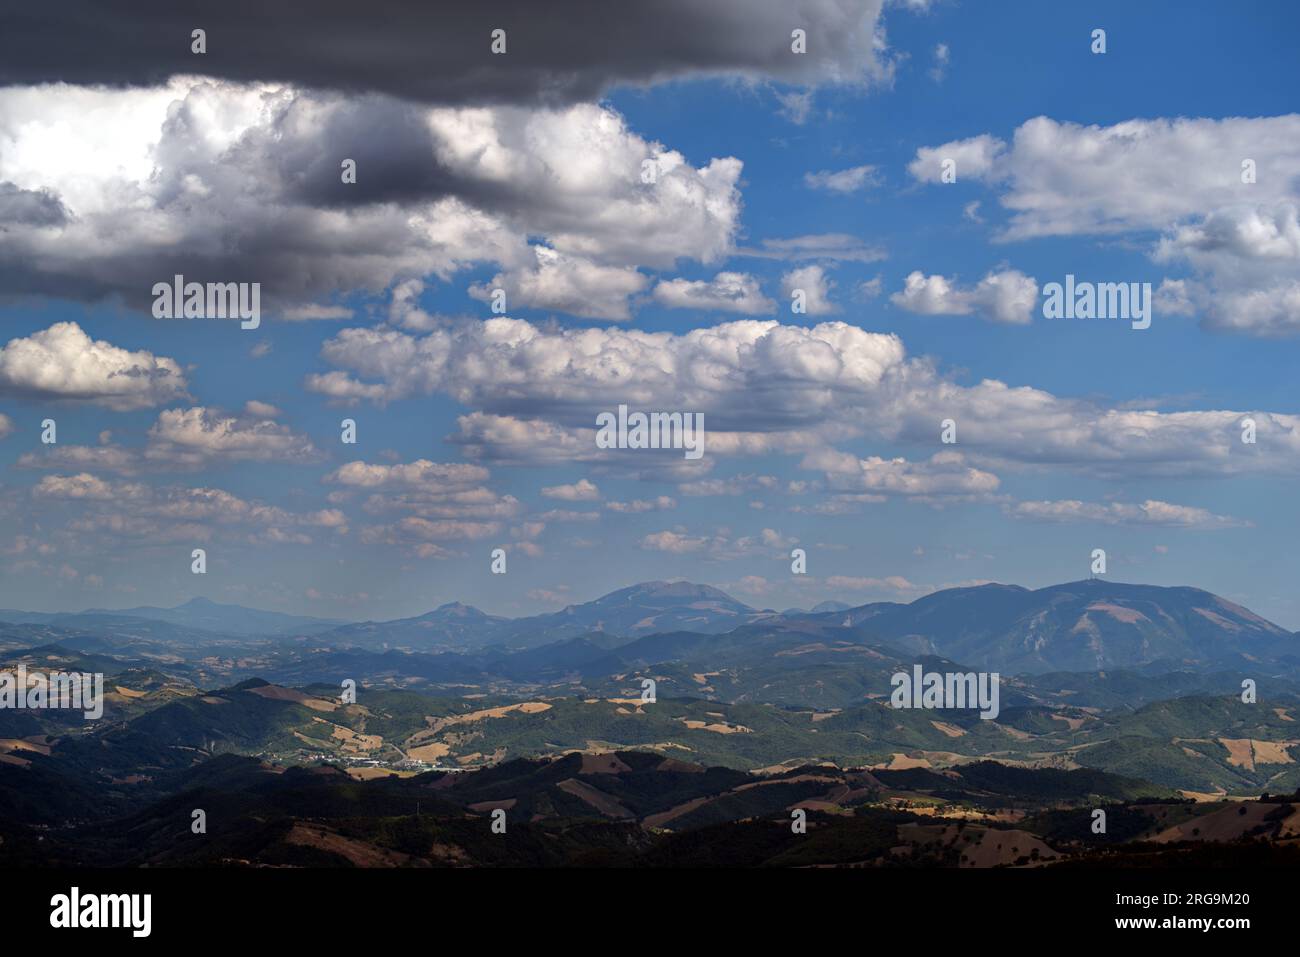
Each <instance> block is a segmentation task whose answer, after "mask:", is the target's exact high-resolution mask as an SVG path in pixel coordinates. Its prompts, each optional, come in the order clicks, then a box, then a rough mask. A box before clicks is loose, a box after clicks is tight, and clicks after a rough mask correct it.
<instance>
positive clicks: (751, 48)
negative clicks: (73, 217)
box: [0, 0, 881, 104]
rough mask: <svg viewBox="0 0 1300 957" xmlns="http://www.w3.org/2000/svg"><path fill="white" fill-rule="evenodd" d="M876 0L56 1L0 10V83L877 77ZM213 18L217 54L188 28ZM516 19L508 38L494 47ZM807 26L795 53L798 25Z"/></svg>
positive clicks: (484, 83)
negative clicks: (195, 45)
mask: <svg viewBox="0 0 1300 957" xmlns="http://www.w3.org/2000/svg"><path fill="white" fill-rule="evenodd" d="M880 5H881V3H880V0H795V2H791V0H625V2H612V0H547V2H541V0H499V2H490V3H489V2H474V3H465V4H458V5H456V6H455V7H453V6H452V5H451V4H448V3H438V2H430V3H414V2H409V0H408V2H401V0H365V2H353V0H274V2H267V0H226V2H220V3H184V2H177V0H131V2H105V0H51V2H41V3H31V4H27V5H25V6H24V7H23V8H22V9H21V12H15V13H9V14H7V15H5V16H3V17H0V84H21V85H28V84H34V83H44V82H59V81H62V82H68V83H75V84H105V85H110V86H144V85H154V84H158V83H162V82H164V81H165V80H166V79H167V78H168V77H170V76H173V75H176V74H192V73H202V74H205V75H211V76H218V77H222V78H226V79H231V80H238V81H258V80H262V81H277V82H289V83H294V84H298V85H302V86H311V87H320V88H328V89H336V90H342V91H346V92H366V91H368V92H380V93H387V94H390V95H394V96H398V97H403V98H408V99H413V100H419V101H422V102H426V103H447V104H464V103H506V102H510V103H548V104H561V103H569V102H575V101H581V100H590V99H593V98H597V97H599V96H600V94H601V93H602V92H603V91H604V90H606V89H607V88H609V87H610V86H612V85H616V84H620V83H631V84H644V83H650V82H657V81H662V80H667V79H673V78H677V77H689V76H706V75H740V76H755V77H768V78H772V79H776V80H781V81H787V82H791V83H798V84H808V83H819V82H859V81H864V80H869V79H871V78H873V77H876V76H879V75H880V71H881V68H880V66H879V64H878V63H877V61H876V56H875V47H874V45H873V33H874V30H875V26H876V21H877V17H878V15H879V10H880ZM195 28H202V29H204V30H205V31H206V32H207V53H206V54H203V55H196V54H194V53H192V52H191V50H190V44H191V40H190V33H191V31H192V30H193V29H195ZM496 28H502V29H504V30H506V31H507V38H508V39H507V42H508V52H507V53H506V55H504V56H494V55H492V54H491V52H490V50H489V45H490V35H491V32H492V30H494V29H496ZM796 28H799V29H803V30H805V31H806V33H807V50H808V52H807V53H806V54H804V55H795V54H793V53H792V52H791V49H790V42H791V41H790V34H791V31H792V30H794V29H796Z"/></svg>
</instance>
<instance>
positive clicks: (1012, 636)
mask: <svg viewBox="0 0 1300 957" xmlns="http://www.w3.org/2000/svg"><path fill="white" fill-rule="evenodd" d="M823 607H824V606H823ZM0 623H9V624H10V625H11V626H13V628H15V629H16V628H18V627H19V626H28V631H27V634H29V635H30V636H31V639H32V640H31V641H30V642H29V644H32V645H34V644H38V643H42V642H62V641H64V640H65V638H66V637H67V636H68V635H69V634H71V635H76V634H87V633H89V634H100V635H107V636H113V635H118V636H128V637H134V638H137V639H146V638H149V637H154V638H157V639H158V640H174V641H183V640H189V641H192V642H200V641H202V640H204V639H209V640H217V639H230V638H245V639H247V638H264V639H287V638H294V639H303V640H309V641H310V643H311V644H313V645H314V646H319V647H328V648H332V649H347V648H352V649H362V650H369V651H377V652H383V651H390V650H397V651H407V652H418V653H437V652H457V653H462V654H463V653H483V652H489V651H494V650H495V651H496V652H501V653H509V652H519V651H527V650H535V649H540V648H544V647H547V646H554V647H553V648H552V650H553V651H554V652H556V653H561V651H560V643H563V642H566V641H572V640H573V639H579V638H581V639H585V640H586V642H587V645H588V646H590V647H587V650H586V652H585V653H587V654H593V655H594V654H596V653H602V654H604V653H608V652H610V651H611V650H613V649H615V648H617V649H619V650H618V653H619V655H620V657H622V658H624V659H625V660H627V661H638V660H641V661H648V662H653V661H663V660H668V659H670V658H672V657H676V656H680V655H681V654H690V653H691V652H702V653H703V652H707V653H710V654H716V653H722V652H724V651H734V650H737V643H740V644H739V648H740V650H743V649H744V647H745V646H746V644H748V645H749V646H757V645H759V644H762V643H763V642H767V643H768V645H769V646H770V645H771V643H772V642H773V640H777V643H780V641H779V637H781V636H783V637H784V639H786V643H787V644H788V643H789V642H791V641H797V642H802V643H807V642H809V641H813V640H816V639H821V640H826V639H830V640H833V641H837V642H842V643H850V644H853V645H859V646H864V645H887V646H889V647H890V648H892V649H895V650H896V651H898V652H902V653H905V654H910V655H921V654H925V655H937V656H942V657H945V658H948V659H951V660H953V661H960V662H962V663H964V664H967V665H970V666H972V667H978V668H981V669H984V670H997V671H1000V672H1003V673H1042V672H1052V671H1062V672H1080V671H1097V670H1102V669H1108V668H1149V667H1154V668H1157V669H1163V670H1171V671H1172V670H1181V669H1189V668H1190V669H1204V668H1213V669H1232V668H1237V669H1259V668H1260V667H1266V668H1271V669H1273V670H1274V671H1279V670H1282V671H1290V670H1294V669H1295V668H1297V667H1300V643H1298V642H1297V636H1296V635H1295V634H1294V633H1291V632H1288V631H1287V630H1285V629H1283V628H1281V627H1279V626H1278V625H1275V624H1273V623H1272V622H1269V621H1267V620H1265V619H1264V618H1262V617H1260V616H1259V615H1256V614H1254V613H1253V612H1251V611H1249V610H1248V609H1246V608H1243V607H1241V606H1240V605H1237V604H1235V603H1233V602H1231V601H1228V600H1227V599H1224V598H1221V597H1219V596H1217V595H1214V594H1212V593H1210V592H1207V591H1203V590H1201V589H1197V588H1189V587H1164V586H1155V585H1135V584H1124V583H1118V582H1111V581H1106V580H1102V579H1088V580H1084V581H1078V582H1070V583H1067V584H1061V585H1053V586H1050V587H1046V588H1038V589H1027V588H1022V587H1019V586H1015V585H1000V584H987V585H980V586H976V587H969V588H950V589H944V590H941V591H937V592H934V593H932V594H929V595H926V596H924V597H922V598H918V599H917V600H915V601H913V602H910V603H907V604H902V603H897V602H873V603H870V604H865V605H859V606H856V607H846V608H840V607H832V608H831V609H830V610H821V611H818V610H817V609H814V610H813V611H810V612H804V611H801V610H797V609H796V610H789V611H785V612H776V611H773V610H770V609H757V608H753V607H751V606H749V605H746V604H744V603H743V602H740V601H738V600H736V599H735V598H733V597H731V596H730V595H728V594H726V593H725V592H723V591H721V590H719V589H717V588H713V587H711V586H708V585H697V584H692V583H688V582H646V583H642V584H638V585H632V586H630V587H627V588H622V589H619V590H618V591H614V592H611V593H610V594H608V595H605V596H603V597H601V598H598V599H596V600H594V601H589V602H584V603H581V604H574V605H569V606H568V607H566V608H564V609H561V610H560V611H557V612H552V613H548V614H543V615H533V616H529V617H525V618H505V617H501V616H497V615H490V614H487V613H485V612H483V611H481V610H479V609H477V608H475V607H473V606H470V605H465V604H461V603H459V602H452V603H449V604H444V605H441V606H439V607H438V608H436V609H434V610H433V611H430V612H428V613H427V614H424V615H420V616H418V617H415V618H402V619H396V620H391V621H366V622H353V623H344V622H338V621H334V620H331V619H326V618H314V617H306V616H295V615H285V614H281V613H279V612H268V611H260V610H257V609H251V608H244V607H241V606H238V605H224V604H218V603H215V602H211V601H208V600H206V599H201V598H199V599H194V600H192V601H189V602H186V603H185V604H183V605H178V606H177V607H175V608H153V607H147V606H146V607H138V608H129V609H122V610H105V609H90V610H87V611H84V612H79V613H39V612H36V613H33V612H19V611H11V610H0ZM168 628H171V629H175V630H168ZM38 629H45V630H38ZM723 636H727V637H726V639H725V640H721V639H722V638H723ZM0 637H3V636H2V635H0ZM14 637H15V638H17V633H15V634H14ZM709 637H713V638H715V639H719V640H712V641H710V640H707V639H708V638H709ZM615 639H622V640H621V641H619V640H615ZM584 647H586V646H584ZM769 650H771V651H772V652H773V653H775V651H777V650H779V649H777V648H772V647H769ZM578 651H579V647H578V646H572V645H568V646H565V647H564V649H563V652H562V653H563V654H565V655H568V656H570V657H572V656H573V655H574V654H575V653H577V652H578ZM521 660H526V659H521Z"/></svg>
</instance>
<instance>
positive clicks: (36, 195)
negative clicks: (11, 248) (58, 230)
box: [0, 183, 68, 229]
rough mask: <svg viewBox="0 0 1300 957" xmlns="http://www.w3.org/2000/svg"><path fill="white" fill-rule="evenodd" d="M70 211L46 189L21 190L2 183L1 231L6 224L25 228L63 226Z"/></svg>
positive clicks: (10, 184)
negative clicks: (19, 225)
mask: <svg viewBox="0 0 1300 957" xmlns="http://www.w3.org/2000/svg"><path fill="white" fill-rule="evenodd" d="M67 219H68V211H67V210H66V209H64V208H63V203H61V202H60V201H59V198H58V197H57V196H55V195H54V194H53V193H51V192H49V191H48V190H44V189H20V188H19V187H18V186H15V185H14V184H13V183H0V229H3V228H4V224H5V223H15V224H21V225H24V226H61V225H62V224H63V223H64V222H66V221H67Z"/></svg>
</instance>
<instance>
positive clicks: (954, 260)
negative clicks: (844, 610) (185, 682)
mask: <svg viewBox="0 0 1300 957" xmlns="http://www.w3.org/2000/svg"><path fill="white" fill-rule="evenodd" d="M560 5H561V6H567V7H571V8H572V9H571V10H567V11H563V12H564V14H565V15H563V16H560V15H557V14H556V13H555V12H553V11H552V12H551V13H548V14H547V15H546V16H541V15H540V14H539V12H538V10H537V8H536V5H533V4H529V3H523V2H509V3H501V4H498V5H495V6H492V7H491V9H488V10H484V9H483V8H484V5H482V4H471V5H466V6H465V8H464V10H457V9H456V8H455V5H451V4H447V5H437V7H436V8H434V7H428V8H425V7H420V8H418V9H417V10H416V11H415V12H409V11H406V10H405V9H399V8H398V6H397V5H396V4H394V3H391V2H388V0H381V2H376V3H373V4H368V5H366V9H365V10H364V11H360V12H358V11H354V10H352V9H351V7H350V5H347V4H343V3H335V2H332V0H331V2H326V3H320V4H313V5H312V6H311V11H310V15H308V14H307V13H304V12H303V11H296V7H295V5H294V4H285V5H283V6H277V8H276V9H275V10H274V11H265V10H261V9H260V8H256V9H255V8H254V7H248V8H247V9H245V8H244V6H243V5H241V4H226V5H222V6H220V7H217V6H214V7H211V8H210V10H209V12H207V13H206V14H197V15H194V14H190V13H186V12H180V11H176V10H174V9H172V5H169V4H163V3H157V4H155V3H152V2H149V3H142V4H140V5H138V7H139V9H138V11H137V12H136V13H133V14H130V15H119V14H113V15H110V14H108V13H105V12H103V11H102V10H101V9H100V8H98V7H97V6H96V5H94V4H89V3H86V4H80V3H69V4H66V5H64V6H66V7H76V8H79V9H78V10H77V11H76V15H75V16H68V11H67V10H61V11H56V10H54V7H57V6H59V5H57V4H56V5H52V7H51V12H49V13H44V12H41V13H36V14H33V15H31V16H29V17H25V18H24V19H23V21H22V22H20V23H17V22H16V23H11V24H2V23H0V607H14V608H23V609H29V610H76V609H81V608H86V607H107V608H123V607H131V606H136V605H145V604H150V605H167V606H170V605H174V604H177V603H179V602H182V601H185V600H187V599H189V598H191V597H194V596H199V595H201V596H204V597H208V598H211V599H213V600H216V601H226V602H235V603H240V604H245V605H251V606H255V607H261V608H268V609H275V610H280V611H287V612H293V613H298V614H309V615H318V616H322V617H337V618H347V619H356V620H362V619H376V620H379V619H389V618H397V617H404V616H409V615H416V614H421V613H423V612H425V611H428V610H429V609H431V608H434V607H436V606H438V605H440V604H443V603H445V602H449V601H464V602H467V603H470V604H474V605H477V606H479V607H481V608H483V609H485V610H487V611H489V612H493V613H497V614H506V615H522V614H532V613H537V612H542V611H549V610H555V609H558V608H561V607H563V606H565V605H567V604H570V603H574V602H581V601H587V600H590V599H593V598H596V597H598V596H600V595H602V594H604V593H606V592H608V591H611V590H613V589H615V588H619V587H623V586H626V585H628V584H631V583H634V582H638V581H645V580H654V579H687V580H690V581H697V582H704V583H708V584H711V585H715V586H717V587H720V588H723V589H724V590H726V591H728V592H730V593H732V594H733V595H735V596H736V597H737V598H739V599H741V600H743V601H745V602H748V603H749V604H752V605H754V606H756V607H765V608H777V609H783V608H788V607H805V608H806V607H810V606H812V605H814V604H817V603H818V602H821V601H826V600H838V601H844V602H848V603H850V604H862V603H865V602H868V601H881V600H889V601H911V600H914V599H915V598H917V597H920V596H922V595H924V594H927V593H929V592H931V591H934V590H936V589H939V588H944V587H952V586H958V585H969V584H976V583H982V582H988V581H998V582H1004V583H1011V584H1019V585H1023V586H1025V587H1031V588H1034V587H1043V586H1046V585H1050V584H1055V583H1058V582H1062V581H1073V580H1077V579H1080V578H1086V577H1088V576H1089V575H1090V574H1092V571H1093V569H1092V566H1093V560H1094V559H1093V553H1094V550H1096V549H1102V550H1104V552H1105V556H1106V570H1105V572H1104V574H1103V575H1102V577H1105V578H1109V579H1112V580H1116V581H1127V582H1142V583H1151V584H1160V585H1192V586H1196V587H1200V588H1205V589H1207V590H1209V591H1212V592H1215V593H1216V594H1219V595H1222V596H1224V597H1226V598H1228V599H1230V600H1232V601H1236V602H1238V603H1240V604H1243V605H1245V606H1247V607H1249V608H1250V609H1252V610H1253V611H1255V612H1257V613H1259V614H1261V615H1263V616H1265V617H1267V618H1269V619H1271V620H1274V621H1276V622H1278V623H1279V624H1281V625H1283V626H1286V627H1290V628H1293V629H1300V599H1298V598H1297V597H1296V595H1295V589H1294V584H1293V583H1294V570H1295V562H1294V545H1293V542H1294V539H1295V529H1296V528H1297V525H1298V519H1300V506H1298V505H1297V503H1296V496H1295V492H1294V490H1295V487H1296V484H1295V477H1296V475H1297V472H1298V471H1300V405H1298V403H1297V400H1296V392H1295V382H1296V375H1295V372H1296V370H1297V368H1298V367H1300V366H1298V364H1297V359H1300V347H1298V337H1300V220H1298V214H1297V208H1298V205H1300V115H1297V112H1296V102H1295V100H1296V91H1297V90H1300V83H1297V75H1296V74H1297V66H1296V63H1295V57H1294V50H1293V46H1292V45H1291V44H1290V43H1289V38H1292V37H1294V36H1295V35H1296V30H1297V27H1300V23H1298V22H1297V21H1300V12H1298V11H1297V10H1296V9H1295V8H1294V7H1293V6H1292V5H1290V4H1284V3H1259V4H1250V5H1243V6H1244V8H1241V7H1239V6H1231V7H1229V6H1226V5H1223V4H1214V3H1205V2H1199V3H1198V2H1191V3H1179V4H1176V5H1175V4H1165V3H1150V4H1140V5H1139V4H1129V3H1088V4H1082V3H1080V4H1072V3H1060V4H1055V3H1054V4H1043V3H1033V2H1023V3H1021V2H1000V3H998V4H995V5H987V4H974V3H970V2H956V0H932V2H921V0H915V2H890V3H885V4H884V5H883V6H882V5H881V4H880V3H879V2H877V0H857V2H850V0H843V2H831V0H805V2H800V3H777V2H770V3H768V2H751V3H742V2H740V0H729V2H718V3H714V4H709V5H707V7H706V8H704V9H697V8H698V7H700V6H701V5H698V4H692V3H687V2H685V0H673V2H656V3H653V4H651V3H641V2H629V3H626V4H618V5H608V6H604V5H599V4H595V5H593V4H590V3H585V2H576V0H566V2H565V3H563V4H560ZM68 24H73V25H72V26H69V25H68ZM195 28H202V29H204V30H205V34H204V35H203V43H204V46H205V49H204V52H202V53H196V52H194V50H193V45H194V44H195V43H196V42H197V41H196V40H195V39H194V38H193V35H192V30H193V29H195ZM498 28H500V29H504V31H505V38H504V39H505V51H504V52H503V53H493V52H492V49H491V46H492V43H493V38H492V31H493V30H495V29H498ZM794 30H802V31H803V36H804V38H805V49H806V52H804V53H797V52H795V51H794V50H793V49H792V46H793V45H795V41H793V40H792V38H791V35H792V31H794ZM1096 30H1104V31H1105V36H1104V42H1105V51H1104V52H1094V51H1093V48H1094V46H1096V45H1097V43H1098V40H1097V39H1096V38H1095V36H1094V31H1096ZM348 159H351V160H353V161H355V168H356V177H355V182H351V183H348V182H344V181H343V180H344V176H343V174H342V172H341V170H342V168H343V163H344V161H345V160H348ZM947 159H951V160H953V161H954V163H955V167H954V169H955V174H956V175H955V182H945V181H944V176H943V162H944V160H947ZM1246 161H1250V163H1249V164H1248V165H1249V166H1250V168H1251V171H1252V172H1251V173H1250V174H1248V173H1246V172H1245V171H1244V167H1243V164H1245V163H1246ZM178 273H179V274H182V275H184V276H185V278H186V280H187V281H198V282H237V283H254V282H255V283H258V284H259V290H260V305H261V316H260V325H259V326H258V327H257V328H254V329H245V328H241V324H240V322H238V321H236V320H231V319H220V318H188V319H186V318H157V317H155V314H154V313H155V310H154V294H153V288H154V285H155V284H156V283H159V282H170V281H171V279H172V277H173V276H174V275H175V274H178ZM1067 275H1072V276H1074V277H1075V278H1076V279H1077V280H1078V281H1080V282H1095V283H1138V284H1141V283H1149V284H1150V290H1151V296H1152V300H1153V302H1152V308H1151V323H1150V327H1149V328H1145V329H1135V328H1133V326H1132V323H1131V322H1129V321H1127V320H1124V319H1117V318H1112V319H1101V318H1096V319H1085V318H1073V319H1064V318H1046V317H1045V314H1044V309H1043V303H1044V298H1045V292H1044V287H1046V286H1047V285H1048V284H1049V283H1064V282H1065V281H1066V276H1067ZM494 290H502V291H503V293H504V308H503V310H502V311H497V312H494V310H493V305H494V304H493V291H494ZM796 290H798V291H799V292H800V293H801V294H802V295H800V296H799V297H798V298H800V299H801V300H802V302H803V304H804V307H805V308H804V311H802V312H796V311H793V310H792V303H793V299H794V298H795V293H796ZM619 405H626V406H628V407H629V409H631V410H633V411H636V410H641V411H645V412H653V411H658V412H682V413H699V414H702V415H703V417H704V427H705V451H704V454H703V456H702V457H700V458H699V459H698V460H690V459H687V458H686V457H685V455H684V454H683V451H682V450H681V449H657V450H652V449H635V448H613V449H608V448H600V447H599V446H598V445H597V442H596V420H597V416H598V415H599V414H600V413H602V412H607V411H613V410H616V409H617V408H618V406H619ZM345 419H346V420H352V421H353V422H354V423H355V432H356V441H355V443H351V444H349V443H345V442H343V441H342V435H343V428H342V423H343V421H344V420H345ZM46 420H53V422H54V424H55V435H54V438H55V441H54V442H53V443H52V444H50V443H46V442H43V441H42V434H43V432H48V430H47V429H46V428H45V426H43V422H45V421H46ZM945 420H951V422H952V424H953V425H954V427H955V441H952V442H945V441H944V440H943V439H944V435H943V432H944V427H943V423H944V422H945ZM1244 420H1250V422H1251V423H1253V429H1254V435H1253V438H1254V441H1253V442H1245V441H1243V435H1244V434H1245V430H1244V427H1243V421H1244ZM949 437H953V436H949ZM196 548H202V549H204V551H205V554H206V572H205V573H204V574H203V575H201V576H200V575H196V574H194V573H193V571H192V558H191V556H192V553H193V550H194V549H196ZM495 549H503V550H504V552H505V555H506V571H505V573H504V574H494V573H493V572H492V553H493V551H494V550H495ZM795 549H802V550H803V553H804V555H805V556H806V571H805V572H804V573H796V572H795V571H794V570H793V569H792V552H793V551H794V550H795Z"/></svg>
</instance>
